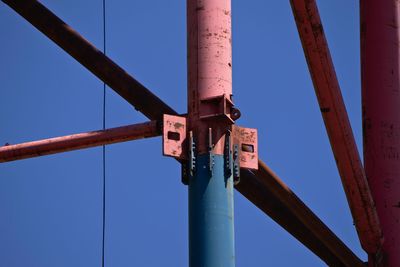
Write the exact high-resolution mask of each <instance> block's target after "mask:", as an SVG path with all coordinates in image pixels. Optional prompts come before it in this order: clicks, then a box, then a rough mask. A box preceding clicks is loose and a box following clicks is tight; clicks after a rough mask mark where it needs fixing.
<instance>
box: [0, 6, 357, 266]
mask: <svg viewBox="0 0 400 267" xmlns="http://www.w3.org/2000/svg"><path fill="white" fill-rule="evenodd" d="M3 2H6V3H7V4H9V5H10V6H11V7H12V8H13V9H14V10H16V11H17V12H18V13H20V14H21V15H22V16H23V17H24V18H26V19H27V20H28V21H29V22H30V23H32V24H33V25H34V26H35V27H38V28H39V29H41V31H42V32H44V33H45V34H46V35H52V34H54V33H51V28H52V26H51V25H47V26H43V25H42V26H40V25H41V24H46V23H44V22H40V20H41V18H40V16H42V15H44V17H45V18H46V17H48V16H50V18H51V19H50V21H55V23H60V22H61V23H62V21H61V20H60V19H58V18H52V17H53V16H55V15H54V14H52V13H50V15H49V14H48V13H49V11H48V10H47V9H45V8H44V7H42V6H41V5H40V4H38V3H37V2H36V1H32V0H26V1H17V0H14V1H10V0H6V1H3ZM30 5H33V6H34V8H32V9H31V10H29V6H30ZM37 5H39V7H37ZM35 8H36V9H39V10H40V12H39V11H38V10H35ZM42 9H45V11H43V10H42ZM30 12H31V13H30ZM38 16H39V17H38ZM36 24H37V25H36ZM62 25H64V26H61V28H64V27H66V28H68V29H62V32H67V33H68V32H72V33H73V34H72V36H73V38H75V39H78V40H80V41H79V43H80V44H79V45H77V46H75V47H74V49H76V50H80V51H77V52H76V53H77V54H78V55H82V54H84V53H85V49H90V50H94V51H95V52H94V53H93V52H92V53H91V55H92V58H91V60H89V61H85V64H83V63H82V60H80V59H78V61H79V62H81V63H82V64H83V65H84V66H86V67H87V68H88V69H89V70H91V69H95V70H102V69H106V70H107V72H108V74H104V73H102V72H97V74H96V75H97V77H98V78H100V79H101V80H102V81H104V82H106V83H107V84H108V85H109V86H110V87H111V88H113V89H114V90H115V91H118V90H119V89H118V88H132V87H133V88H136V90H139V91H140V88H141V86H139V87H135V84H136V83H135V82H132V79H133V78H131V77H130V76H129V75H128V74H126V72H125V71H124V70H122V69H121V68H120V67H119V66H117V65H116V64H115V63H112V64H110V62H109V61H111V60H109V59H107V58H105V57H104V55H103V54H102V53H101V52H100V51H99V50H97V49H96V48H93V47H92V46H91V45H89V46H88V45H87V42H86V41H84V39H83V38H82V37H80V36H79V35H78V36H76V35H77V34H76V33H75V32H74V31H73V30H72V29H71V28H70V27H69V26H67V25H65V24H63V23H62ZM46 31H49V32H47V33H46ZM58 38H63V37H62V36H60V37H58ZM81 39H82V40H83V41H82V40H81ZM59 43H66V46H67V47H65V48H64V46H65V45H64V44H63V46H61V47H62V48H63V49H66V50H68V46H69V44H68V42H67V41H63V42H59ZM77 58H79V57H77ZM111 62H112V61H111ZM127 76H128V78H127ZM124 77H125V78H124ZM129 77H130V78H129ZM130 90H131V89H125V90H122V91H123V92H125V93H119V94H120V95H121V97H123V98H124V99H126V100H127V101H128V102H129V103H131V104H132V105H133V106H135V105H136V104H137V103H138V102H140V101H141V100H140V99H141V98H140V97H139V98H138V99H134V98H135V95H134V94H131V93H130ZM146 90H147V89H146ZM139 95H141V94H139ZM157 99H158V98H157ZM153 103H154V104H153V105H148V106H146V105H144V104H143V105H139V107H141V108H140V109H139V111H141V112H143V113H144V114H147V115H146V116H148V117H151V118H153V117H154V118H162V116H163V114H174V115H176V114H177V112H175V111H174V110H172V109H171V108H169V107H168V105H167V104H165V103H163V102H162V101H161V100H158V101H153ZM149 109H151V110H152V111H149ZM166 111H167V112H166ZM267 172H268V170H267ZM257 175H260V174H254V173H252V172H251V171H249V170H247V169H242V170H241V182H240V183H239V184H238V185H237V186H236V189H237V190H238V191H239V192H240V193H242V194H243V195H244V196H245V197H246V198H247V199H249V200H250V201H251V202H252V203H254V204H255V205H256V206H257V207H258V208H260V209H261V210H262V211H263V212H265V213H266V214H267V215H268V216H270V217H271V218H272V219H273V220H275V221H276V222H277V223H278V224H280V225H281V226H282V227H283V228H284V229H286V230H287V231H288V232H289V233H290V234H292V235H293V236H294V237H295V238H297V239H298V240H299V241H300V242H302V243H303V244H304V245H306V246H307V247H308V248H309V249H310V250H311V251H312V252H313V253H315V254H316V255H317V256H318V257H320V258H321V259H322V260H323V261H324V262H327V263H328V264H329V265H331V266H349V267H350V266H363V265H362V264H361V261H360V260H359V259H357V257H355V256H354V254H353V253H352V252H351V251H350V250H349V249H348V248H347V247H346V246H345V245H344V244H343V243H342V242H341V241H340V240H339V239H338V238H337V237H336V236H335V235H334V234H333V233H332V232H330V231H326V232H325V235H322V236H321V235H316V234H315V233H313V232H312V231H310V228H313V227H314V224H311V223H308V222H305V223H302V222H301V220H300V218H299V217H298V215H297V214H296V213H294V212H293V210H292V209H290V208H289V207H287V206H286V205H284V204H283V203H284V197H285V196H287V197H289V196H290V195H292V194H293V193H290V192H289V191H288V190H287V187H286V186H285V185H284V184H283V183H276V184H275V185H276V186H275V187H269V186H267V185H266V183H265V182H263V181H268V179H269V178H268V176H266V177H260V176H257ZM272 181H274V179H272ZM277 192H280V193H279V194H278V193H277ZM285 192H286V193H285ZM305 209H307V210H309V209H308V208H307V207H305ZM309 212H310V213H311V214H312V215H313V216H314V217H316V218H317V216H316V215H315V214H313V213H312V211H309ZM318 221H319V220H317V224H318V225H319V227H321V228H323V229H325V228H326V229H328V230H329V228H328V227H327V226H326V225H325V224H324V223H323V222H321V221H319V222H318ZM331 239H333V240H337V242H336V245H337V247H336V248H334V249H331V248H328V247H326V246H325V245H324V244H325V243H327V242H328V241H327V240H331ZM340 255H342V256H340ZM343 255H344V257H348V259H344V260H341V258H343ZM342 262H343V264H342Z"/></svg>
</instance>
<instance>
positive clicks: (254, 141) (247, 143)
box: [232, 125, 258, 170]
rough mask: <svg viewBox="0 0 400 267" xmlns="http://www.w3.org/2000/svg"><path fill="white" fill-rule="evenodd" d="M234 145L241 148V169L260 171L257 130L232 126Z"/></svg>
mask: <svg viewBox="0 0 400 267" xmlns="http://www.w3.org/2000/svg"><path fill="white" fill-rule="evenodd" d="M232 136H233V144H235V145H238V147H239V164H240V167H241V168H246V169H253V170H257V169H258V135H257V129H253V128H244V127H239V126H236V125H233V126H232Z"/></svg>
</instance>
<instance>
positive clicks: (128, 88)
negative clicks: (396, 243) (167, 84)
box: [2, 0, 177, 121]
mask: <svg viewBox="0 0 400 267" xmlns="http://www.w3.org/2000/svg"><path fill="white" fill-rule="evenodd" d="M2 1H3V2H4V3H6V4H7V5H9V6H10V7H11V8H12V9H14V10H15V11H16V12H17V13H19V14H20V15H21V16H22V17H24V18H25V19H26V20H27V21H29V22H30V23H31V24H32V25H33V26H35V27H36V28H37V29H38V30H39V31H41V32H42V33H43V34H45V35H46V36H47V37H48V38H50V39H51V40H52V41H53V42H55V43H56V44H57V45H58V46H60V47H61V48H62V49H63V50H65V51H66V52H67V53H68V54H70V55H71V56H72V57H73V58H75V59H76V60H77V61H78V62H79V63H81V64H82V65H83V66H85V67H86V68H87V69H88V70H89V71H91V72H92V73H93V74H94V75H96V76H97V77H98V78H99V79H100V80H102V81H103V82H105V83H106V84H107V85H108V86H109V87H110V88H112V89H113V90H114V91H115V92H117V93H118V94H119V95H120V96H121V97H122V98H124V99H125V100H126V101H128V102H129V103H130V104H131V105H132V106H134V108H135V109H136V110H138V111H140V112H142V113H143V114H144V115H145V116H146V117H147V118H149V119H150V120H159V121H161V120H162V114H172V115H177V113H176V112H175V111H174V110H173V109H172V108H170V107H169V106H168V105H167V104H165V103H164V102H163V101H161V100H160V99H159V98H158V97H157V96H155V95H154V94H153V93H152V92H150V91H149V90H148V89H147V88H145V87H144V86H143V85H142V84H141V83H139V82H138V81H136V80H135V79H134V78H133V77H132V76H130V75H129V74H128V73H127V72H126V71H124V70H123V69H122V68H121V67H119V66H118V65H117V64H115V63H114V62H113V61H112V60H111V59H110V58H108V57H107V56H105V55H104V54H103V53H102V52H101V51H100V50H98V49H97V48H96V47H94V46H93V45H92V44H91V43H90V42H88V41H87V40H86V39H84V38H83V37H82V36H81V35H80V34H79V33H78V32H76V31H75V30H74V29H73V28H71V27H70V26H69V25H68V24H66V23H65V22H64V21H62V20H61V19H60V18H58V17H57V16H56V15H54V14H53V13H52V12H51V11H50V10H48V9H47V8H46V7H44V6H43V5H42V4H41V3H40V2H38V1H35V0H23V1H21V0H2ZM155 107H157V108H155ZM160 114H161V115H160Z"/></svg>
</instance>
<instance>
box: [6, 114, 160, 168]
mask: <svg viewBox="0 0 400 267" xmlns="http://www.w3.org/2000/svg"><path fill="white" fill-rule="evenodd" d="M159 135H161V133H160V131H159V127H158V125H157V122H156V121H150V122H145V123H139V124H132V125H128V126H122V127H117V128H111V129H106V130H99V131H93V132H87V133H79V134H72V135H67V136H61V137H54V138H50V139H44V140H39V141H33V142H27V143H22V144H17V145H5V146H2V147H0V163H1V162H8V161H14V160H20V159H27V158H34V157H40V156H45V155H51V154H56V153H61V152H67V151H73V150H78V149H84V148H90V147H96V146H102V145H109V144H115V143H121V142H126V141H132V140H138V139H143V138H148V137H155V136H159Z"/></svg>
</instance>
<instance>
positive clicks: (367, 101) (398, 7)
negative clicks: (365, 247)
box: [360, 0, 400, 267]
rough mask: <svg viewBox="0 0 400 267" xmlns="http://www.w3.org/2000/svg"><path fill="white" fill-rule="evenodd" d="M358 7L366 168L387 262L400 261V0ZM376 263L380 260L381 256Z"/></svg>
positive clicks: (366, 1)
mask: <svg viewBox="0 0 400 267" xmlns="http://www.w3.org/2000/svg"><path fill="white" fill-rule="evenodd" d="M360 11H361V12H360V19H361V79H362V104H363V113H362V114H363V133H364V136H363V137H364V162H365V172H366V174H367V177H368V182H369V185H370V188H371V191H372V195H373V197H374V200H375V202H376V208H377V211H378V215H379V219H380V222H381V225H382V231H383V234H384V237H385V241H384V244H383V247H382V256H383V266H385V267H398V266H400V67H399V62H400V52H399V38H400V30H399V26H400V25H399V16H400V14H399V13H400V3H399V1H397V0H382V1H375V0H361V1H360ZM373 260H374V259H371V261H373ZM376 263H379V258H378V259H376Z"/></svg>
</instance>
